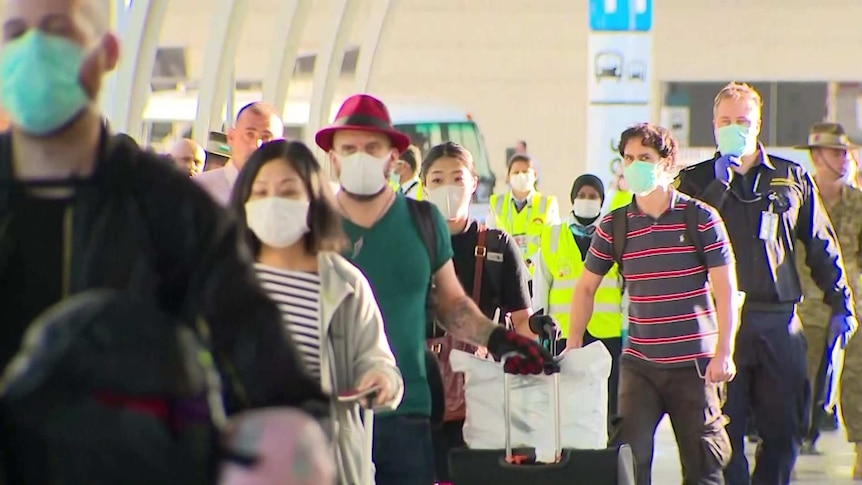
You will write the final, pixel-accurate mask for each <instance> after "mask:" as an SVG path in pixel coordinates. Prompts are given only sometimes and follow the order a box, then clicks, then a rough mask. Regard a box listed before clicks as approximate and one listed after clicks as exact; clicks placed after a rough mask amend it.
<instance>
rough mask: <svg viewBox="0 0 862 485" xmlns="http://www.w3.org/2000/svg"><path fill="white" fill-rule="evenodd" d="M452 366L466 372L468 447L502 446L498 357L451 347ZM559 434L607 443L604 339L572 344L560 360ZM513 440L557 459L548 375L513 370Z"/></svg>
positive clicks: (591, 444) (580, 443)
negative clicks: (577, 345)
mask: <svg viewBox="0 0 862 485" xmlns="http://www.w3.org/2000/svg"><path fill="white" fill-rule="evenodd" d="M449 360H450V362H451V364H452V369H453V370H455V371H457V372H463V373H464V375H465V396H466V401H467V418H466V420H465V422H464V441H465V442H466V443H467V446H468V447H469V448H474V449H503V448H504V447H505V425H506V423H505V422H504V418H503V367H502V365H501V364H500V363H499V362H494V361H492V360H486V359H482V358H479V357H476V356H474V355H472V354H468V353H466V352H460V351H457V350H455V351H452V354H451V355H450V357H449ZM560 368H561V372H560V419H561V420H562V423H560V437H561V440H562V445H563V447H564V448H574V449H586V450H603V449H605V448H607V444H608V426H607V423H608V377H609V376H610V373H611V355H610V353H609V352H608V350H607V349H606V348H605V346H604V344H602V343H601V342H594V343H592V344H590V345H588V346H586V347H584V348H581V349H576V350H570V351H567V352H566V353H565V354H563V357H562V359H561V361H560ZM511 384H512V395H511V397H510V399H511V405H512V428H511V430H512V431H511V433H512V435H511V436H512V446H514V447H519V446H528V447H534V448H535V449H536V455H537V459H539V460H540V461H550V460H553V455H554V408H553V401H552V400H551V398H552V397H553V386H552V379H551V378H550V377H549V376H513V377H512V380H511Z"/></svg>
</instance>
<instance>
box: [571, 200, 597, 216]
mask: <svg viewBox="0 0 862 485" xmlns="http://www.w3.org/2000/svg"><path fill="white" fill-rule="evenodd" d="M572 212H574V214H575V215H576V216H577V217H581V218H583V219H593V218H595V217H599V214H601V213H602V201H600V200H593V199H575V202H574V205H573V206H572Z"/></svg>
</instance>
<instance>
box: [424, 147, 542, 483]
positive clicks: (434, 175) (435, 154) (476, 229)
mask: <svg viewBox="0 0 862 485" xmlns="http://www.w3.org/2000/svg"><path fill="white" fill-rule="evenodd" d="M420 179H421V180H422V184H423V185H424V187H425V196H426V198H427V200H428V201H430V202H431V203H433V204H434V205H435V206H437V208H438V209H439V210H440V212H441V213H442V214H443V217H444V218H445V219H446V222H447V223H448V225H449V232H450V233H451V234H452V236H451V237H452V249H453V251H454V256H453V257H452V261H453V263H454V265H455V273H456V274H457V275H458V280H459V281H460V282H461V285H462V286H463V287H464V290H465V291H466V292H467V294H468V295H472V298H473V300H474V301H475V302H476V305H477V306H478V307H479V309H480V310H482V312H483V313H484V314H485V315H486V316H487V317H488V318H492V319H493V318H495V316H496V318H497V321H498V322H501V323H502V322H504V321H505V318H504V317H503V316H510V317H511V320H512V322H513V323H514V326H515V330H516V331H517V332H518V333H521V334H522V335H526V336H529V337H530V338H536V335H534V334H533V333H532V332H531V331H530V325H529V319H530V315H531V314H532V310H531V307H530V293H529V290H528V280H529V273H528V272H527V267H526V265H525V264H524V261H523V259H522V258H521V253H520V250H519V249H518V245H517V244H516V243H515V241H514V240H513V239H511V238H510V237H509V235H508V234H506V233H505V232H503V231H501V230H497V229H486V228H485V227H484V226H483V225H480V224H479V223H477V222H476V221H475V220H472V219H471V218H470V215H469V210H470V201H471V200H472V198H473V193H475V192H476V188H477V187H478V185H479V184H478V182H479V177H478V175H477V174H476V168H475V166H474V165H473V156H472V155H471V154H470V152H469V151H468V150H467V149H466V148H464V147H462V146H461V145H459V144H457V143H453V142H446V143H443V144H440V145H437V146H435V147H434V148H432V149H431V150H429V151H428V154H427V155H426V156H425V160H423V162H422V167H421V170H420ZM442 348H443V349H449V350H450V349H451V348H459V349H460V350H465V349H463V348H461V347H458V344H457V343H456V342H452V343H451V344H449V345H443V346H442ZM469 350H473V349H469ZM439 359H440V363H441V367H442V368H443V373H444V386H445V388H446V391H447V395H446V400H447V402H446V416H445V418H444V423H443V425H442V427H440V428H438V429H436V430H434V433H433V440H434V449H435V459H436V464H437V481H438V482H447V481H449V470H448V468H449V467H448V455H449V451H450V450H451V449H453V448H458V447H462V446H464V437H463V433H462V428H463V427H464V417H465V416H466V407H465V405H464V402H463V399H460V398H459V397H458V396H459V395H460V396H461V397H463V380H460V382H459V379H461V377H460V374H456V373H453V372H452V369H451V367H449V363H448V355H443V354H442V353H441V355H440V357H439ZM453 382H454V384H453ZM453 391H454V392H453ZM456 399H457V401H454V400H456Z"/></svg>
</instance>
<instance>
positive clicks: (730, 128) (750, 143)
mask: <svg viewBox="0 0 862 485" xmlns="http://www.w3.org/2000/svg"><path fill="white" fill-rule="evenodd" d="M715 134H716V142H717V143H718V151H719V152H721V154H722V155H732V156H734V157H741V156H742V155H745V154H749V153H754V152H755V151H756V150H757V130H755V129H754V127H751V126H745V125H737V124H733V125H727V126H722V127H721V128H719V129H718V130H717V131H716V132H715Z"/></svg>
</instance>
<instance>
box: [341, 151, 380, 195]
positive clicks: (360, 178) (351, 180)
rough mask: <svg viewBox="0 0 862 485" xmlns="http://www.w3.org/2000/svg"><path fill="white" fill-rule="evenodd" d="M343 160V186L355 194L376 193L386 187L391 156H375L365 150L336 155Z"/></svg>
mask: <svg viewBox="0 0 862 485" xmlns="http://www.w3.org/2000/svg"><path fill="white" fill-rule="evenodd" d="M336 156H337V157H338V160H339V161H341V175H340V176H339V181H340V182H341V187H342V188H343V189H344V190H346V191H347V192H348V193H351V194H355V195H375V194H378V193H380V191H381V190H383V188H384V187H386V183H387V182H388V181H387V180H386V167H387V166H388V165H389V156H388V155H387V156H384V157H380V158H378V157H375V156H373V155H369V154H368V153H365V152H357V153H353V154H351V155H336Z"/></svg>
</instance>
